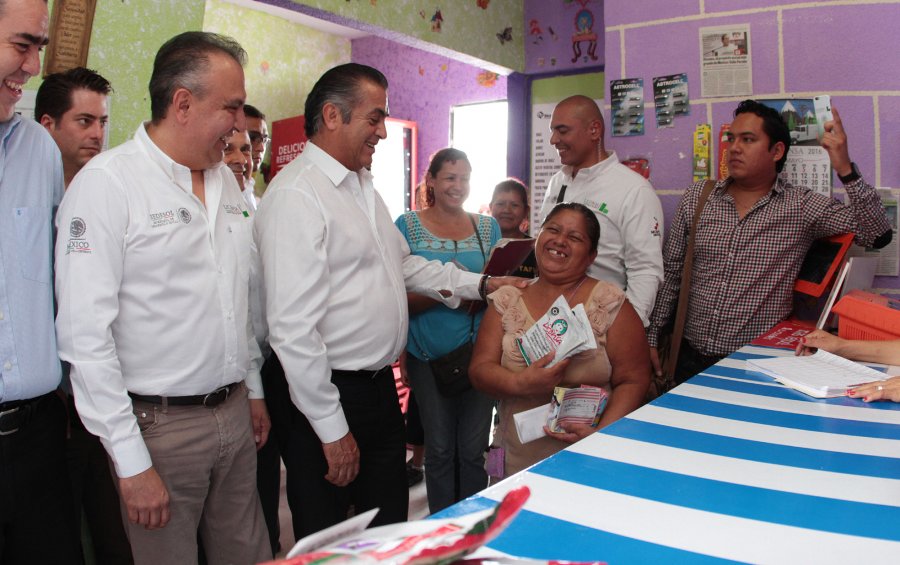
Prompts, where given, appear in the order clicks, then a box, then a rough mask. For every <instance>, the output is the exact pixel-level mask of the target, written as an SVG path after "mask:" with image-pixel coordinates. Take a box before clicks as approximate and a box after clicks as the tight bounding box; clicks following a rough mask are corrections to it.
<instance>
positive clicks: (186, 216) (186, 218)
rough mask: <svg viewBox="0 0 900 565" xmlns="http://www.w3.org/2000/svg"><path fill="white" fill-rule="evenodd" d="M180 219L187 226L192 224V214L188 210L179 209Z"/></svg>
mask: <svg viewBox="0 0 900 565" xmlns="http://www.w3.org/2000/svg"><path fill="white" fill-rule="evenodd" d="M178 217H179V218H181V221H182V222H184V223H186V224H189V223H191V213H190V212H188V211H187V208H179V209H178Z"/></svg>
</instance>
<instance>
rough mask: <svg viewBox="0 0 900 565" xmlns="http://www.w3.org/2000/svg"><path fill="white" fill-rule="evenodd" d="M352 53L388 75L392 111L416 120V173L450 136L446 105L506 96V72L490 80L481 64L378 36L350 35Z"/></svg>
mask: <svg viewBox="0 0 900 565" xmlns="http://www.w3.org/2000/svg"><path fill="white" fill-rule="evenodd" d="M351 59H352V60H353V62H354V63H361V64H364V65H371V66H373V67H375V68H377V69H378V70H380V71H381V72H383V73H384V75H385V76H386V77H387V79H388V82H389V83H390V87H389V88H388V102H389V104H390V110H391V116H393V117H395V118H400V119H403V120H411V121H414V122H416V123H417V124H418V125H419V155H418V169H417V175H418V178H419V179H421V175H422V173H423V172H424V171H425V169H426V168H427V167H428V157H429V156H430V155H431V154H432V153H434V152H435V151H437V150H439V149H442V148H444V147H446V146H447V145H448V144H449V142H450V107H451V106H456V105H460V104H468V103H471V102H486V101H491V100H505V99H506V77H503V76H496V78H495V80H494V83H493V85H490V84H489V82H486V80H485V79H486V76H485V75H484V73H485V71H484V70H483V69H479V68H477V67H473V66H471V65H467V64H465V63H460V62H458V61H454V60H452V59H448V58H446V57H441V56H439V55H434V54H432V53H427V52H425V51H421V50H419V49H414V48H412V47H404V46H402V45H398V44H397V43H394V42H392V41H388V40H385V39H381V38H378V37H366V38H362V39H354V40H353V41H352V42H351Z"/></svg>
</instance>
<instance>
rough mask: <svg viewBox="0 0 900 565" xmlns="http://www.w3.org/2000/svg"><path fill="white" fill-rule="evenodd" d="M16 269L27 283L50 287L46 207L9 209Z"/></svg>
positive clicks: (50, 236) (48, 212)
mask: <svg viewBox="0 0 900 565" xmlns="http://www.w3.org/2000/svg"><path fill="white" fill-rule="evenodd" d="M13 215H14V216H15V224H16V238H17V240H18V241H17V246H18V256H19V265H21V268H22V276H23V277H24V278H26V279H28V280H31V281H36V282H39V283H43V284H50V281H51V274H52V269H51V263H52V262H53V261H52V259H51V257H50V253H51V251H52V248H53V226H52V221H51V215H52V214H51V209H50V207H49V206H33V207H29V208H15V209H13Z"/></svg>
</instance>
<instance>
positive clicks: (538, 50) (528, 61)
mask: <svg viewBox="0 0 900 565" xmlns="http://www.w3.org/2000/svg"><path fill="white" fill-rule="evenodd" d="M524 5H525V14H526V17H525V20H524V21H523V22H522V24H521V27H520V28H516V29H520V30H521V32H522V34H523V36H524V37H523V39H524V41H523V44H524V47H525V72H526V74H528V73H541V72H547V71H550V70H553V71H557V70H569V69H572V70H576V69H577V70H584V69H586V68H599V67H601V66H602V65H603V58H604V45H603V34H604V29H605V28H604V19H603V18H604V15H603V6H604V1H603V0H524ZM517 39H518V38H517Z"/></svg>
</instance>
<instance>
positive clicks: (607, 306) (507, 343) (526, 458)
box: [469, 202, 650, 476]
mask: <svg viewBox="0 0 900 565" xmlns="http://www.w3.org/2000/svg"><path fill="white" fill-rule="evenodd" d="M599 239H600V224H599V222H598V221H597V217H596V216H595V215H594V213H593V212H591V211H590V210H589V209H588V208H587V207H585V206H583V205H582V204H577V203H573V202H566V203H562V204H557V205H556V206H555V207H554V208H553V209H552V210H551V212H550V214H549V215H548V216H547V219H546V220H544V224H543V226H542V227H541V231H540V233H539V234H538V236H537V240H536V242H535V256H536V258H537V264H538V270H539V272H540V277H539V278H537V279H535V281H534V283H533V284H531V285H530V286H528V287H527V288H525V289H524V290H523V289H519V288H514V287H511V286H507V287H503V288H500V289H499V290H497V291H496V292H494V293H492V294H491V295H490V296H489V297H488V299H489V300H490V301H491V305H492V306H493V307H492V308H490V307H489V308H488V310H487V312H486V313H485V316H484V319H483V320H482V322H481V328H480V329H479V331H478V339H477V341H476V343H475V351H474V353H473V356H472V363H471V365H470V366H469V376H470V377H471V379H472V384H473V385H474V386H475V388H477V389H479V390H481V391H482V392H484V393H486V394H487V395H489V396H493V397H496V398H499V399H500V426H499V429H498V430H497V432H496V433H497V434H498V435H499V436H500V443H501V446H502V447H503V448H504V450H505V457H506V459H505V464H504V467H505V474H506V476H509V475H510V474H512V473H515V472H518V471H520V470H522V469H524V468H525V467H528V466H529V465H532V464H533V463H536V462H537V461H540V460H541V459H544V458H546V457H548V456H550V455H552V454H554V453H556V452H557V451H559V450H561V449H563V448H564V447H565V446H566V444H567V443H573V442H575V441H578V440H579V439H581V438H584V437H586V436H588V435H589V434H591V433H593V432H595V431H596V428H592V427H590V426H587V425H571V426H566V427H565V429H566V433H552V432H549V431H547V430H545V432H546V433H547V437H543V438H540V439H538V440H535V441H533V442H529V443H527V444H524V445H523V444H522V443H521V442H520V441H519V438H518V435H517V433H516V428H515V425H514V423H513V415H514V414H516V413H519V412H523V411H525V410H529V409H531V408H535V407H537V406H541V405H542V404H546V403H547V402H549V401H550V396H551V394H552V393H553V389H554V387H556V386H567V387H577V386H579V385H582V384H587V385H592V386H598V387H603V388H604V389H606V391H607V393H608V394H609V402H608V404H607V407H606V410H605V411H604V413H603V415H602V417H601V419H600V427H603V426H606V425H608V424H610V423H612V422H614V421H615V420H617V419H619V418H621V417H622V416H624V415H626V414H628V413H629V412H631V411H632V410H635V409H636V408H638V407H639V406H640V405H641V403H642V402H643V399H644V395H645V394H646V393H647V388H648V386H649V384H650V379H649V375H650V357H649V347H648V345H647V338H646V336H645V334H644V326H643V324H642V323H641V319H640V318H639V317H638V315H637V313H636V312H635V310H634V308H633V307H632V306H631V303H630V302H628V301H627V300H626V299H625V293H624V292H623V291H622V290H621V289H619V288H618V287H617V286H615V285H613V284H610V283H607V282H604V281H599V280H597V279H594V278H591V277H589V276H588V275H587V269H588V267H589V266H590V265H591V264H592V263H593V262H594V258H595V257H596V255H597V245H598V241H599ZM560 296H564V297H565V298H566V300H567V301H568V303H569V305H570V306H575V305H577V304H582V305H584V309H585V311H586V312H587V316H588V319H589V320H590V322H591V328H592V330H593V333H594V338H595V340H596V343H597V349H592V350H589V351H586V352H583V353H581V354H578V355H576V356H574V357H572V358H570V359H567V360H564V361H561V362H559V363H557V364H556V365H554V366H553V367H549V368H548V367H547V365H548V364H549V363H550V362H551V361H552V360H553V355H552V354H549V355H547V356H545V357H542V358H541V359H539V360H537V361H535V362H534V363H532V364H531V365H530V366H526V364H525V360H524V358H523V357H522V353H521V352H520V351H519V348H518V347H517V345H516V342H515V339H516V338H517V337H520V336H522V335H523V334H524V333H525V331H526V330H527V329H528V328H529V327H530V326H532V325H533V324H534V323H535V320H536V319H538V318H540V317H541V316H542V315H543V314H544V313H545V312H546V311H547V310H548V308H550V305H551V304H552V303H553V302H554V301H555V300H556V299H557V298H559V297H560Z"/></svg>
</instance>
